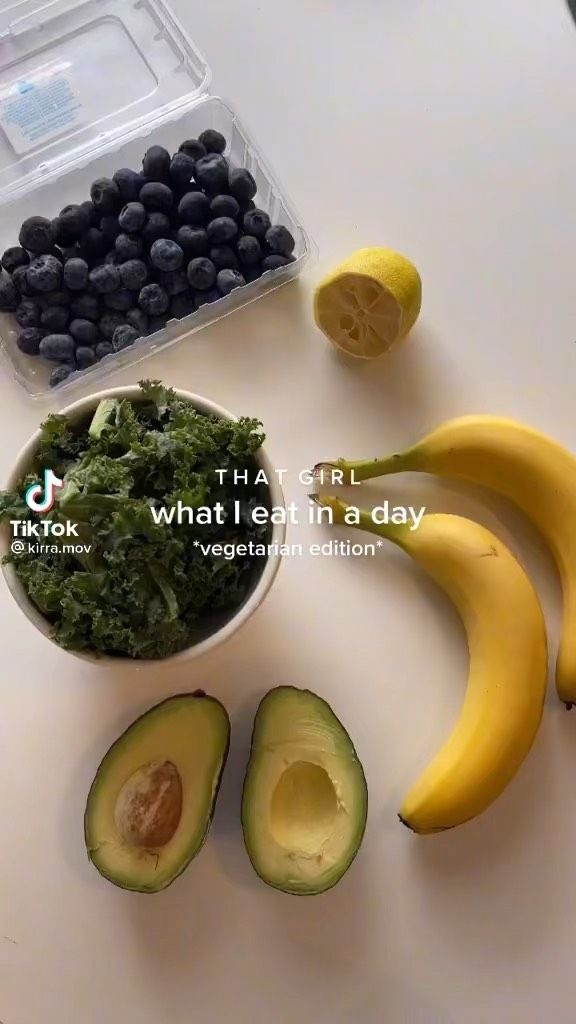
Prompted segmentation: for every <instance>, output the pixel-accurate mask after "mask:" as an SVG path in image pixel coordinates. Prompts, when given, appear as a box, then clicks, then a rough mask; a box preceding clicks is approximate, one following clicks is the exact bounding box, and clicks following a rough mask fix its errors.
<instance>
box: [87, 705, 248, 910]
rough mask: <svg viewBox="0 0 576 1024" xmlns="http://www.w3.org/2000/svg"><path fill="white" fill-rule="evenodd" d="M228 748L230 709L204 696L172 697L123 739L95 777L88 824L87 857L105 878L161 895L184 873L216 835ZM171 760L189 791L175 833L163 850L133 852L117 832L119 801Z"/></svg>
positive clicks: (121, 738)
mask: <svg viewBox="0 0 576 1024" xmlns="http://www.w3.org/2000/svg"><path fill="white" fill-rule="evenodd" d="M229 741H230V723H229V720H228V715H227V714H226V711H225V709H224V708H223V707H222V705H221V704H220V703H219V702H218V701H217V700H214V699H213V698H212V697H206V696H205V695H204V694H181V695H179V696H177V697H171V698H169V699H168V700H166V701H163V703H162V704H158V705H157V706H156V707H154V708H151V709H150V711H148V712H147V713H146V714H144V715H142V717H141V718H139V719H138V720H137V721H136V722H134V723H133V725H131V726H130V727H129V729H127V731H126V732H125V733H123V735H122V736H121V737H120V738H119V739H118V740H117V741H116V742H115V743H114V745H113V746H112V747H111V748H110V750H109V751H108V753H107V754H106V756H105V757H104V759H103V761H102V763H101V765H100V767H99V769H98V772H97V773H96V777H95V779H94V782H93V783H92V787H91V789H90V793H89V795H88V801H87V804H86V813H85V818H84V832H85V839H86V847H87V849H88V856H89V857H90V860H91V861H92V863H93V864H94V866H95V867H96V868H97V869H98V871H99V872H100V873H101V874H102V875H104V877H105V878H107V879H109V881H111V882H113V883H114V884H115V885H119V886H121V887H122V888H125V889H132V890H135V891H137V892H159V891H160V890H161V889H165V888H166V886H167V885H169V884H170V883H171V882H173V881H174V879H175V878H176V877H177V876H178V875H180V874H181V873H182V871H184V869H185V868H186V867H187V865H188V864H189V863H190V861H191V860H192V859H193V857H195V856H196V854H197V853H198V852H199V850H200V848H201V846H202V844H203V842H204V840H205V838H206V835H207V833H208V830H209V828H210V822H211V819H212V814H213V810H214V804H215V801H216V797H217V794H218V789H219V786H220V778H221V775H222V770H223V768H224V765H225V763H226V757H227V754H228V746H229ZM166 761H169V762H171V763H172V764H173V765H174V766H175V767H176V769H177V771H178V774H179V776H180V780H181V785H182V813H181V815H180V819H179V822H178V825H177V827H176V830H175V832H174V834H173V835H172V837H171V838H170V839H169V841H168V842H166V843H165V844H164V845H163V846H160V847H155V848H152V849H146V848H142V847H138V846H134V845H131V844H130V843H128V842H126V841H125V839H124V838H123V836H122V835H121V834H120V832H119V830H118V825H117V822H116V817H115V813H116V806H117V802H118V797H119V795H120V793H121V791H122V789H123V787H124V785H125V784H126V783H127V781H128V780H129V779H130V778H131V777H132V776H133V775H134V773H135V772H137V771H138V770H139V769H140V768H142V767H143V766H145V765H148V764H150V763H153V762H166Z"/></svg>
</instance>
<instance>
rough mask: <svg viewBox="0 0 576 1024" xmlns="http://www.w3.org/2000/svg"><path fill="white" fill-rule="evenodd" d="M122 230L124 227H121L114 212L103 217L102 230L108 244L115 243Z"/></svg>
mask: <svg viewBox="0 0 576 1024" xmlns="http://www.w3.org/2000/svg"><path fill="white" fill-rule="evenodd" d="M121 230H122V228H121V227H120V222H119V220H118V217H116V216H115V215H114V214H112V213H109V214H108V215H107V216H106V217H102V220H101V221H100V231H101V232H102V234H103V235H104V239H105V241H106V242H107V243H108V245H114V242H115V241H116V239H117V238H118V235H119V234H120V232H121Z"/></svg>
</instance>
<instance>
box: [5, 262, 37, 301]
mask: <svg viewBox="0 0 576 1024" xmlns="http://www.w3.org/2000/svg"><path fill="white" fill-rule="evenodd" d="M12 284H13V285H14V287H15V288H17V289H18V291H19V293H20V295H25V296H27V297H29V296H30V295H34V291H33V289H32V288H31V287H30V285H29V284H28V267H16V270H15V271H14V273H13V274H12ZM1 289H2V286H1V284H0V291H1Z"/></svg>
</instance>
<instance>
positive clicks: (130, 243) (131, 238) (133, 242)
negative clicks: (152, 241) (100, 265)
mask: <svg viewBox="0 0 576 1024" xmlns="http://www.w3.org/2000/svg"><path fill="white" fill-rule="evenodd" d="M114 245H115V248H116V253H117V255H118V258H119V259H120V261H121V263H125V262H126V260H138V259H140V257H141V255H142V253H143V252H144V242H143V240H142V238H141V237H140V235H126V234H124V233H122V234H121V235H118V238H117V239H116V241H115V243H114Z"/></svg>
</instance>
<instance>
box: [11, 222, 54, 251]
mask: <svg viewBox="0 0 576 1024" xmlns="http://www.w3.org/2000/svg"><path fill="white" fill-rule="evenodd" d="M18 241H19V242H20V245H21V246H22V248H23V249H27V250H28V252H33V253H36V254H38V255H43V254H44V253H48V252H50V251H51V250H52V248H53V246H54V243H55V241H56V239H55V233H54V228H53V227H52V222H51V221H49V220H47V219H46V217H28V220H25V221H24V223H23V225H22V227H21V228H20V234H19V236H18Z"/></svg>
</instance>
